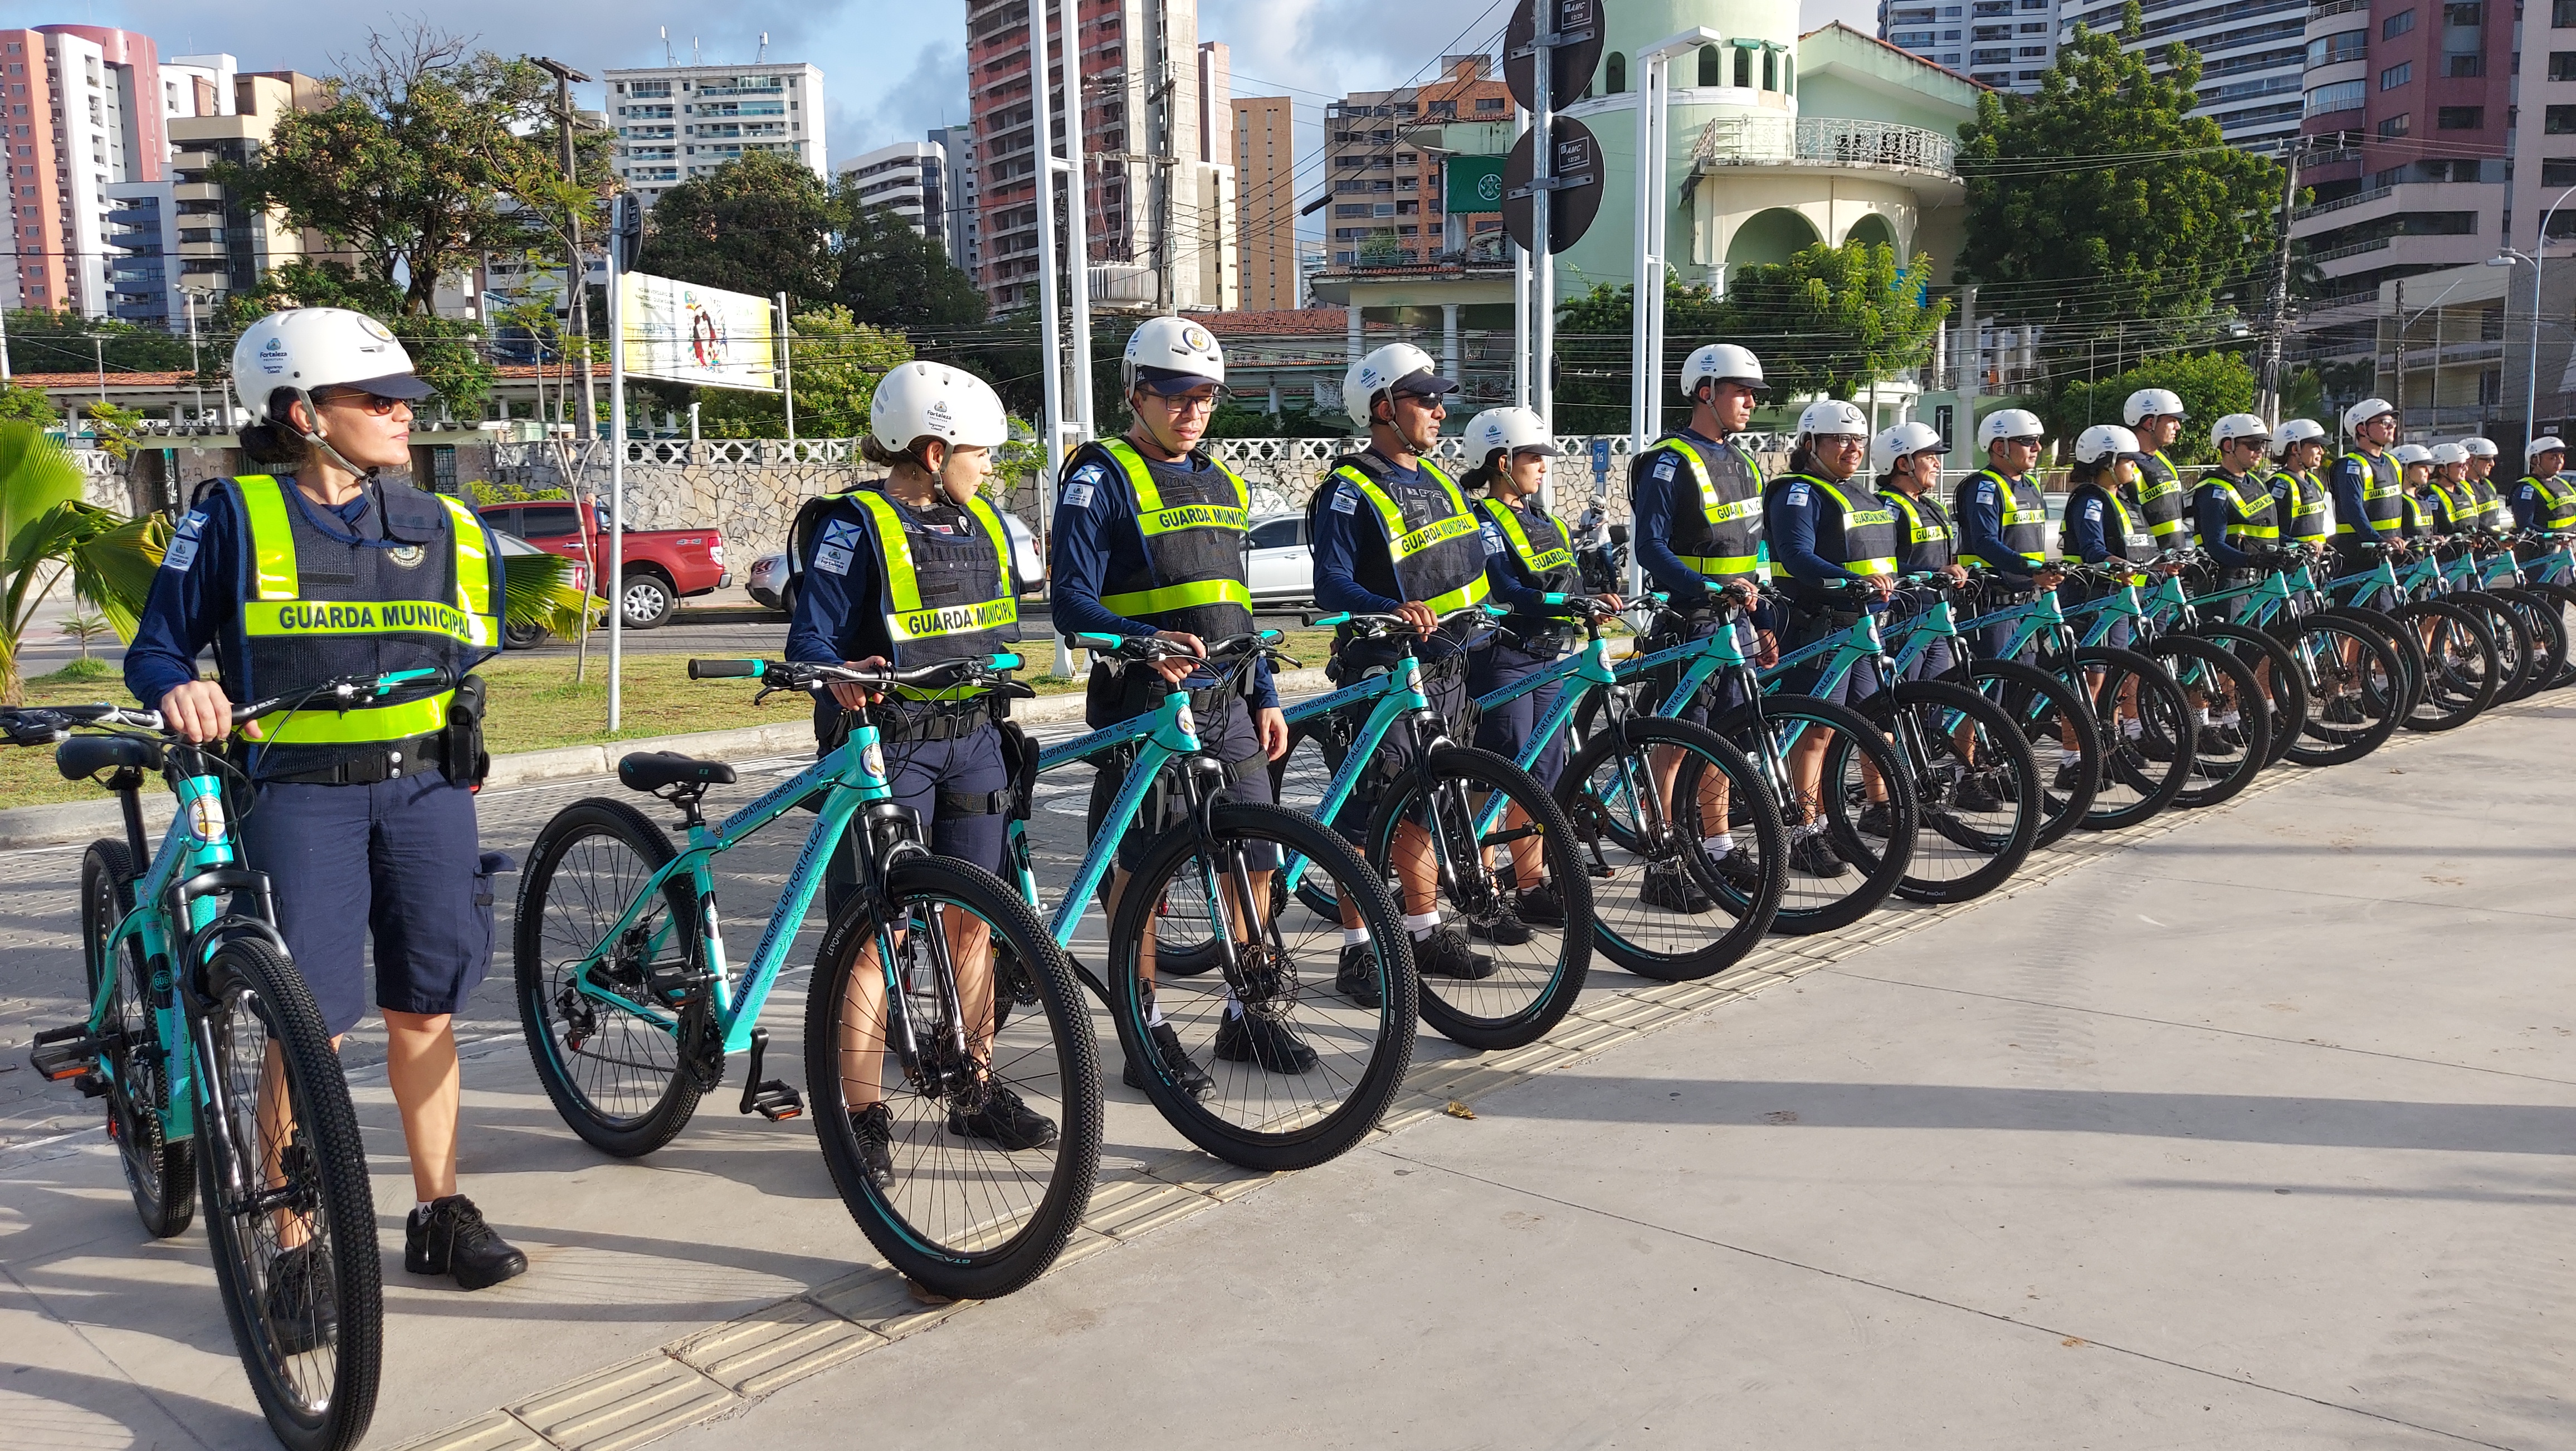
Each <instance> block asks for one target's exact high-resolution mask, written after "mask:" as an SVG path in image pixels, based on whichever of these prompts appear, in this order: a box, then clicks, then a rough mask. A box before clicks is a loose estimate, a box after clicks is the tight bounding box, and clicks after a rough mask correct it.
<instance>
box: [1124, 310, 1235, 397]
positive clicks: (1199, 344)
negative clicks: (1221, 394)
mask: <svg viewBox="0 0 2576 1451" xmlns="http://www.w3.org/2000/svg"><path fill="white" fill-rule="evenodd" d="M1201 378H1203V379H1206V380H1207V381H1208V382H1211V383H1214V384H1216V385H1218V386H1219V387H1223V386H1224V384H1225V349H1223V348H1221V347H1219V346H1217V341H1216V337H1215V335H1214V334H1212V333H1210V332H1209V331H1208V330H1207V329H1206V328H1203V327H1201V326H1199V325H1198V324H1197V323H1194V322H1192V321H1190V320H1189V319H1187V318H1181V317H1149V318H1147V319H1145V321H1144V322H1143V323H1142V324H1140V325H1139V326H1138V327H1137V329H1136V331H1135V332H1133V333H1131V334H1129V336H1128V338H1127V352H1126V355H1125V356H1124V357H1121V358H1120V359H1119V360H1118V394H1119V396H1120V397H1122V398H1123V397H1125V396H1127V395H1128V394H1130V393H1133V392H1135V391H1136V384H1137V383H1138V381H1139V380H1142V381H1144V382H1147V383H1154V384H1161V383H1165V382H1180V383H1182V384H1183V386H1185V387H1186V386H1189V383H1188V382H1187V381H1185V380H1192V379H1201ZM1157 391H1160V389H1159V388H1158V389H1157Z"/></svg>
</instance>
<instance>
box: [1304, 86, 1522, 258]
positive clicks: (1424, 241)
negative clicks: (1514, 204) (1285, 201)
mask: <svg viewBox="0 0 2576 1451" xmlns="http://www.w3.org/2000/svg"><path fill="white" fill-rule="evenodd" d="M1512 111H1513V105H1512V95H1511V91H1510V89H1509V88H1508V87H1506V86H1505V85H1504V84H1503V78H1502V72H1501V70H1500V68H1499V67H1497V66H1496V65H1495V64H1494V62H1493V60H1492V58H1491V57H1489V56H1482V55H1444V56H1442V57H1441V58H1440V78H1439V79H1438V80H1436V81H1429V82H1426V83H1424V84H1422V85H1419V86H1399V87H1397V88H1396V89H1394V90H1391V91H1353V92H1351V93H1350V94H1348V95H1346V96H1344V97H1342V99H1340V100H1339V101H1336V102H1334V103H1333V104H1332V105H1330V106H1327V107H1325V108H1324V174H1323V187H1324V190H1325V192H1326V193H1327V194H1328V195H1329V196H1330V198H1331V200H1330V202H1329V203H1328V204H1327V205H1326V206H1325V208H1324V216H1325V219H1326V221H1325V225H1326V229H1327V230H1326V233H1325V235H1327V236H1328V237H1330V238H1331V239H1332V247H1331V249H1330V250H1331V255H1332V261H1333V263H1334V265H1336V266H1342V267H1348V266H1351V265H1354V264H1356V263H1361V262H1386V263H1419V262H1432V261H1437V260H1438V259H1439V257H1440V254H1441V253H1442V252H1443V251H1446V250H1450V249H1449V248H1448V246H1447V240H1446V218H1445V217H1444V215H1443V213H1442V211H1441V193H1440V184H1441V177H1442V171H1441V165H1442V161H1443V158H1442V157H1441V156H1440V155H1438V154H1437V153H1435V152H1431V151H1426V150H1424V149H1423V148H1421V147H1420V146H1417V145H1416V144H1414V142H1413V140H1412V139H1411V137H1412V133H1413V132H1415V131H1417V130H1420V129H1422V128H1425V127H1437V126H1444V125H1447V124H1449V123H1451V122H1468V121H1504V122H1507V121H1509V120H1510V119H1511V118H1512ZM1502 225H1503V221H1502V214H1501V213H1499V212H1497V213H1493V214H1491V215H1489V216H1484V217H1481V218H1479V219H1478V220H1477V221H1476V222H1475V223H1474V226H1475V227H1477V228H1478V229H1480V230H1481V231H1483V232H1486V233H1499V232H1500V231H1501V230H1502ZM1473 235H1474V234H1472V233H1471V234H1470V238H1469V240H1470V243H1471V244H1472V241H1473Z"/></svg>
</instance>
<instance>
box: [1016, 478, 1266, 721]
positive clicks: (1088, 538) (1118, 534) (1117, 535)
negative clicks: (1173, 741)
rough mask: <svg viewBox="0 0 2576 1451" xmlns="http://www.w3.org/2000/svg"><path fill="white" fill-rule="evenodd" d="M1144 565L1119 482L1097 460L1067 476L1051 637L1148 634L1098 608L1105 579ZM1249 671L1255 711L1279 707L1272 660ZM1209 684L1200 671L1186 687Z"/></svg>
mask: <svg viewBox="0 0 2576 1451" xmlns="http://www.w3.org/2000/svg"><path fill="white" fill-rule="evenodd" d="M1150 466H1151V467H1155V468H1176V469H1177V468H1186V469H1187V470H1188V471H1190V472H1192V473H1198V472H1202V471H1211V470H1213V469H1215V467H1216V465H1214V464H1212V463H1210V462H1208V461H1207V460H1206V459H1204V458H1201V457H1199V456H1198V455H1196V454H1192V455H1191V456H1190V457H1189V458H1188V459H1186V460H1184V461H1182V462H1181V463H1177V464H1154V465H1150ZM1144 567H1145V536H1144V535H1143V534H1142V533H1140V532H1138V530H1137V527H1136V500H1135V497H1134V495H1133V494H1132V493H1131V492H1130V491H1129V490H1128V488H1127V487H1126V481H1125V479H1124V478H1122V477H1121V476H1120V475H1119V473H1118V472H1117V471H1116V470H1114V469H1112V468H1110V467H1109V466H1108V465H1107V464H1104V463H1102V462H1100V461H1099V458H1098V456H1097V455H1096V454H1095V455H1094V456H1093V457H1092V458H1091V459H1089V460H1087V461H1086V462H1084V463H1083V465H1082V466H1081V467H1080V468H1077V469H1074V470H1073V471H1072V472H1071V473H1069V474H1068V475H1066V477H1065V481H1064V488H1063V491H1062V492H1061V493H1059V494H1058V495H1057V497H1056V511H1055V538H1054V539H1053V540H1052V541H1051V542H1050V543H1049V544H1048V546H1047V609H1048V613H1049V614H1050V616H1051V617H1052V618H1053V619H1054V621H1055V630H1056V633H1057V634H1059V635H1118V636H1122V637H1137V636H1144V635H1151V634H1153V633H1154V627H1153V626H1151V625H1148V624H1146V623H1144V622H1143V621H1141V620H1131V619H1129V618H1127V617H1126V616H1125V615H1121V614H1117V613H1115V612H1113V611H1111V610H1110V609H1109V607H1108V606H1106V605H1103V604H1102V603H1101V602H1100V591H1101V590H1102V589H1103V588H1104V587H1105V586H1106V585H1107V583H1108V582H1109V581H1110V580H1111V579H1115V578H1119V577H1122V576H1127V575H1133V574H1135V573H1136V572H1137V571H1140V570H1142V569H1143V568H1144ZM1252 668H1253V672H1254V673H1253V678H1252V686H1253V692H1252V703H1253V705H1254V707H1255V708H1257V709H1261V710H1270V709H1273V708H1275V707H1276V706H1277V705H1278V704H1279V687H1278V685H1277V683H1276V682H1274V681H1273V680H1272V679H1271V678H1270V662H1269V661H1268V660H1260V661H1256V662H1255V663H1254V665H1253V667H1252ZM1215 683H1216V678H1215V677H1214V676H1213V675H1211V674H1209V673H1208V672H1206V671H1201V672H1199V673H1198V674H1196V675H1193V676H1191V677H1190V678H1189V679H1188V680H1187V681H1185V682H1184V685H1185V686H1186V687H1187V688H1188V689H1191V690H1204V689H1206V688H1207V687H1208V686H1210V685H1213V684H1215Z"/></svg>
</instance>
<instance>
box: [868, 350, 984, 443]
mask: <svg viewBox="0 0 2576 1451" xmlns="http://www.w3.org/2000/svg"><path fill="white" fill-rule="evenodd" d="M868 436H869V437H871V438H874V439H875V440H876V441H877V442H878V443H879V444H882V445H883V446H885V447H886V448H887V449H889V450H892V451H895V452H901V451H903V450H904V449H908V448H910V447H912V445H913V442H914V440H916V439H922V438H937V439H944V440H946V441H947V442H948V443H950V444H952V445H955V444H964V445H966V446H968V447H980V448H999V447H1001V446H1002V444H1004V443H1005V442H1007V441H1008V440H1009V439H1010V436H1011V419H1010V415H1009V414H1008V413H1006V412H1004V411H1003V409H1002V398H1001V395H1000V394H998V393H995V392H994V391H993V385H991V384H990V383H987V382H985V381H984V380H983V379H981V378H978V377H976V376H975V375H974V374H972V373H969V372H967V371H966V370H965V369H963V368H952V367H950V366H948V365H947V364H946V363H922V362H911V363H904V364H901V365H899V366H897V367H896V368H895V370H894V371H893V372H890V373H888V374H886V375H885V376H884V377H883V378H881V379H879V380H878V381H877V393H876V398H875V401H873V402H871V403H870V404H869V405H868Z"/></svg>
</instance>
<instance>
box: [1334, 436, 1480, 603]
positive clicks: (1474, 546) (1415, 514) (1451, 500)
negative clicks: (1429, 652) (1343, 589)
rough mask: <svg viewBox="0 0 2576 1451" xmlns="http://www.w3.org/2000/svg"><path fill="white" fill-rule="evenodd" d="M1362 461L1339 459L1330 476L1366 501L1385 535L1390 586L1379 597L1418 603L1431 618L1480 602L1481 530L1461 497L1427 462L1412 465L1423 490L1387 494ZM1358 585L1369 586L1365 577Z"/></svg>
mask: <svg viewBox="0 0 2576 1451" xmlns="http://www.w3.org/2000/svg"><path fill="white" fill-rule="evenodd" d="M1364 457H1365V456H1364V455H1360V454H1352V455H1350V456H1348V457H1346V458H1344V459H1342V460H1341V461H1340V462H1339V463H1338V464H1336V465H1335V466H1334V468H1333V473H1332V476H1333V477H1334V478H1336V479H1339V480H1341V481H1342V482H1343V483H1346V484H1349V485H1350V486H1351V487H1352V488H1353V489H1355V490H1357V491H1358V493H1359V496H1360V497H1361V498H1362V499H1365V500H1367V501H1368V505H1369V508H1370V509H1371V510H1372V511H1374V512H1375V514H1376V515H1377V522H1378V527H1379V528H1380V529H1381V530H1383V531H1384V532H1385V536H1386V558H1387V565H1388V567H1389V568H1390V569H1391V570H1392V571H1393V573H1394V578H1393V579H1392V580H1391V581H1389V583H1391V584H1392V585H1393V586H1394V587H1393V588H1392V589H1388V590H1384V591H1382V593H1386V594H1391V595H1393V596H1395V597H1396V598H1397V599H1401V600H1419V601H1421V602H1422V603H1423V604H1426V605H1428V606H1430V607H1431V612H1432V613H1433V614H1435V615H1445V614H1448V613H1449V612H1450V611H1452V610H1463V609H1465V608H1466V607H1467V606H1469V605H1472V604H1479V603H1482V602H1483V600H1484V598H1485V594H1486V590H1487V586H1486V584H1485V541H1484V531H1483V530H1482V529H1481V528H1480V527H1478V525H1477V523H1476V511H1475V510H1473V509H1471V508H1469V507H1468V506H1467V496H1466V495H1464V494H1462V493H1460V492H1458V486H1457V484H1455V483H1453V482H1451V481H1450V478H1449V476H1448V475H1447V474H1444V473H1442V472H1441V471H1440V466H1439V465H1438V464H1435V463H1433V462H1432V461H1431V460H1429V459H1423V460H1421V461H1420V462H1419V463H1418V465H1417V467H1419V468H1420V469H1421V471H1422V476H1423V477H1424V478H1426V479H1429V480H1430V481H1431V483H1430V485H1429V486H1427V487H1426V486H1423V485H1419V484H1417V485H1411V486H1407V487H1400V488H1398V489H1396V490H1395V491H1394V492H1393V493H1389V492H1388V490H1387V489H1386V488H1385V487H1384V486H1383V485H1381V484H1380V483H1379V482H1378V481H1377V480H1376V479H1375V478H1372V477H1370V475H1369V473H1368V470H1367V468H1366V467H1365V466H1364V465H1363V463H1362V459H1363V458H1364ZM1399 496H1400V497H1399ZM1360 583H1361V584H1362V585H1363V586H1371V584H1372V582H1371V581H1369V580H1367V579H1362V580H1361V581H1360Z"/></svg>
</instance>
